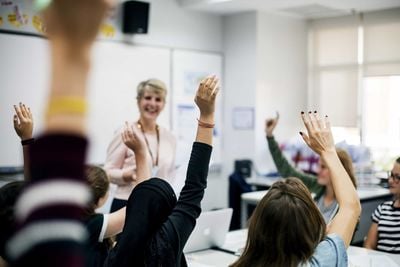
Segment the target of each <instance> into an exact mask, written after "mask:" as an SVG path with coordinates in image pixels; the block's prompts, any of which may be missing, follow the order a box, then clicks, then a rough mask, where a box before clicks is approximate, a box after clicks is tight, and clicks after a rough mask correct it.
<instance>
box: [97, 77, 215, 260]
mask: <svg viewBox="0 0 400 267" xmlns="http://www.w3.org/2000/svg"><path fill="white" fill-rule="evenodd" d="M217 93H218V79H217V78H216V77H215V76H212V77H208V78H206V79H204V80H203V81H202V82H201V83H200V86H199V88H198V90H197V94H196V97H195V103H196V105H197V106H198V107H199V110H200V118H199V119H198V127H197V134H196V140H195V142H194V143H193V147H192V153H191V157H190V161H189V166H188V170H187V174H186V181H185V185H184V187H183V189H182V191H181V194H180V197H179V200H178V201H176V196H175V194H174V191H173V189H172V187H171V186H170V185H169V183H168V182H166V181H165V180H163V179H159V178H151V179H149V180H147V181H144V182H142V183H140V184H139V185H137V186H136V187H135V188H134V189H133V191H132V193H131V195H130V197H129V199H128V204H127V207H126V221H125V226H124V230H123V232H122V234H121V238H120V240H119V241H118V243H117V245H116V246H115V247H114V248H113V249H112V251H111V252H110V255H109V257H108V259H107V262H106V264H105V266H118V267H123V266H165V267H180V266H187V264H186V260H185V257H184V255H183V252H182V250H183V248H184V246H185V244H186V241H187V240H188V238H189V236H190V234H191V232H192V231H193V228H194V226H195V224H196V218H197V217H198V216H199V215H200V212H201V206H200V202H201V200H202V198H203V195H204V190H205V188H206V186H207V174H208V165H209V161H210V156H211V150H212V147H211V145H212V136H213V127H214V112H215V98H216V95H217Z"/></svg>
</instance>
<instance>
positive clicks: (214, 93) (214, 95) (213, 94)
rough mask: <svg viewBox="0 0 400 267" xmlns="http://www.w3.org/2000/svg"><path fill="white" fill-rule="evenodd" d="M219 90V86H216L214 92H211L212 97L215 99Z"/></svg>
mask: <svg viewBox="0 0 400 267" xmlns="http://www.w3.org/2000/svg"><path fill="white" fill-rule="evenodd" d="M218 92H219V87H217V88H215V90H214V92H213V93H212V94H211V98H212V99H215V98H216V97H217V94H218Z"/></svg>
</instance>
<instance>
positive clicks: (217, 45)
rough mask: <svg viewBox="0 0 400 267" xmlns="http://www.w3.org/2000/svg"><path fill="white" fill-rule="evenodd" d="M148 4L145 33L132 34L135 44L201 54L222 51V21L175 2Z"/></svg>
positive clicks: (153, 0)
mask: <svg viewBox="0 0 400 267" xmlns="http://www.w3.org/2000/svg"><path fill="white" fill-rule="evenodd" d="M146 2H149V3H150V17H149V29H148V31H149V32H148V34H144V35H140V34H138V35H135V36H134V37H133V40H134V43H136V44H143V45H151V46H162V47H171V48H183V49H193V50H202V51H212V52H221V51H222V18H221V17H220V16H217V15H212V14H207V13H201V12H196V11H192V10H187V9H183V8H181V7H180V6H179V4H178V2H177V1H176V0H146Z"/></svg>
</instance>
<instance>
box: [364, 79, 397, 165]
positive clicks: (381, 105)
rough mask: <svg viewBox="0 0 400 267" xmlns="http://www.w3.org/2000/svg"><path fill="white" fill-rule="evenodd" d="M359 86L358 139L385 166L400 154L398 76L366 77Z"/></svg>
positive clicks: (375, 159)
mask: <svg viewBox="0 0 400 267" xmlns="http://www.w3.org/2000/svg"><path fill="white" fill-rule="evenodd" d="M363 87H364V92H363V101H362V102H363V112H362V114H363V127H362V129H363V132H362V133H363V136H362V137H363V138H362V140H363V143H364V144H365V145H366V146H368V147H370V149H371V151H373V159H374V161H376V162H377V163H378V164H380V165H386V162H387V161H391V160H392V159H393V158H394V157H398V156H399V155H400V76H381V77H366V78H364V86H363ZM389 164H390V163H389Z"/></svg>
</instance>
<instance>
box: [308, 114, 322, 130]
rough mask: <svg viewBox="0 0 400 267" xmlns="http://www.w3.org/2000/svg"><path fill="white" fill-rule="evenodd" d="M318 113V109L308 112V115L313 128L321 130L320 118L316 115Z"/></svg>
mask: <svg viewBox="0 0 400 267" xmlns="http://www.w3.org/2000/svg"><path fill="white" fill-rule="evenodd" d="M316 114H317V111H314V113H313V112H312V111H309V112H308V116H309V119H310V122H311V125H312V128H313V130H316V131H319V130H320V128H319V125H318V122H317V120H318V119H317V117H316Z"/></svg>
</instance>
